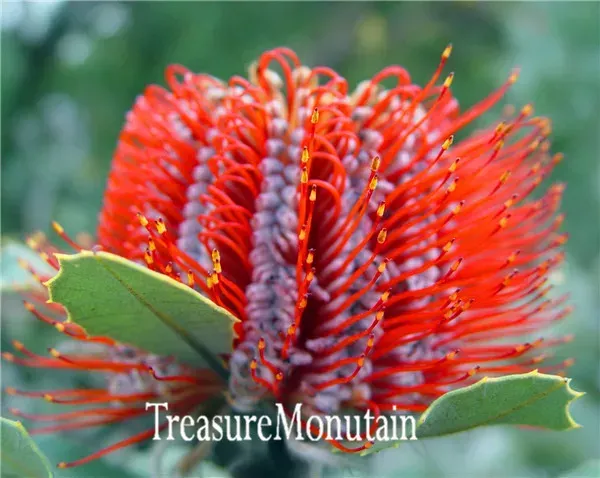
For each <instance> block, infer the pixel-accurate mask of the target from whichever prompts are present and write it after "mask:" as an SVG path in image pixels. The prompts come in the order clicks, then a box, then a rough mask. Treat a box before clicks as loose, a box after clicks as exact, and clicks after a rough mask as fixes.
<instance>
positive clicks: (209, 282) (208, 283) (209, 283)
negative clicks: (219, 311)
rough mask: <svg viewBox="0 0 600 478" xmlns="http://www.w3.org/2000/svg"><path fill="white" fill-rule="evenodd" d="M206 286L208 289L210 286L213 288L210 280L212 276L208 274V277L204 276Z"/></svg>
mask: <svg viewBox="0 0 600 478" xmlns="http://www.w3.org/2000/svg"><path fill="white" fill-rule="evenodd" d="M206 286H207V287H208V288H209V289H212V288H213V286H214V284H213V281H212V278H211V276H208V277H207V278H206Z"/></svg>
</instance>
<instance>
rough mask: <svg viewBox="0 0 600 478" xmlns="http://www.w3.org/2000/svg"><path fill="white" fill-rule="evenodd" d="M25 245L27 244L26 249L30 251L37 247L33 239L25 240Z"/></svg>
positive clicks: (36, 242) (37, 244)
mask: <svg viewBox="0 0 600 478" xmlns="http://www.w3.org/2000/svg"><path fill="white" fill-rule="evenodd" d="M25 244H27V247H29V248H31V249H37V248H38V246H39V243H38V241H36V240H35V239H34V238H33V237H28V238H27V239H25ZM19 263H20V262H19ZM25 264H27V262H25ZM21 267H23V266H21Z"/></svg>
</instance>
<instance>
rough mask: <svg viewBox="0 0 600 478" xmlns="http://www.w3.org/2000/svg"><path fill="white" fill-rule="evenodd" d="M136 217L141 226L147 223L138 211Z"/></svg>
mask: <svg viewBox="0 0 600 478" xmlns="http://www.w3.org/2000/svg"><path fill="white" fill-rule="evenodd" d="M137 217H138V220H139V221H140V224H141V225H142V226H143V227H146V226H147V225H148V219H147V218H146V216H144V215H143V214H142V213H140V212H138V214H137Z"/></svg>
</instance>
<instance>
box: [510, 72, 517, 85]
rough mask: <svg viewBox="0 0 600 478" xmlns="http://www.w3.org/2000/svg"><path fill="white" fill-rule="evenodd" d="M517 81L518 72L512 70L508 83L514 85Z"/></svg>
mask: <svg viewBox="0 0 600 478" xmlns="http://www.w3.org/2000/svg"><path fill="white" fill-rule="evenodd" d="M518 79H519V70H514V71H513V72H512V73H511V74H510V76H509V77H508V83H509V84H511V85H512V84H514V83H516V82H517V80H518Z"/></svg>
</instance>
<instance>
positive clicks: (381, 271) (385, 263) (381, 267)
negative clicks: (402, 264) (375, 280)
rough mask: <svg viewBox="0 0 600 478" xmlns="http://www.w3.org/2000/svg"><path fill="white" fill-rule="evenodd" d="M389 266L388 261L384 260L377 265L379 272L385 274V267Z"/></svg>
mask: <svg viewBox="0 0 600 478" xmlns="http://www.w3.org/2000/svg"><path fill="white" fill-rule="evenodd" d="M386 266H387V261H383V262H382V263H381V264H379V266H377V272H379V273H380V274H383V273H384V272H385V268H386Z"/></svg>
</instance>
